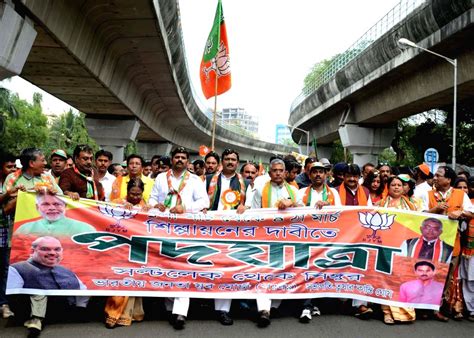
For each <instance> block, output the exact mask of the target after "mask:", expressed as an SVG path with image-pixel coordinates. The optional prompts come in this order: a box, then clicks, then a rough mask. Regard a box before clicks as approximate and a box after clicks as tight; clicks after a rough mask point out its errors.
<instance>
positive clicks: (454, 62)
mask: <svg viewBox="0 0 474 338" xmlns="http://www.w3.org/2000/svg"><path fill="white" fill-rule="evenodd" d="M398 43H399V44H400V45H405V46H409V47H413V48H418V49H421V50H424V51H425V52H428V53H430V54H433V55H436V56H438V57H440V58H442V59H444V60H446V61H448V62H449V63H450V64H451V65H452V66H453V67H454V99H453V155H452V167H453V169H454V170H456V123H457V93H458V89H457V83H458V60H457V59H450V58H448V57H446V56H444V55H441V54H438V53H436V52H433V51H432V50H429V49H426V48H423V47H421V46H418V45H417V44H416V43H414V42H413V41H410V40H408V39H405V38H401V39H400V40H398Z"/></svg>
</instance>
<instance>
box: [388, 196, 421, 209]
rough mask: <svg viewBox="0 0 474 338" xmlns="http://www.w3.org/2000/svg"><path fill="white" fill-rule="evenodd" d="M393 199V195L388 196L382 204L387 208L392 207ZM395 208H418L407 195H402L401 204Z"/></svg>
mask: <svg viewBox="0 0 474 338" xmlns="http://www.w3.org/2000/svg"><path fill="white" fill-rule="evenodd" d="M391 201H392V197H390V195H389V196H387V197H385V198H384V199H382V200H381V201H380V206H381V207H385V208H390V202H391ZM393 208H395V209H402V210H416V206H415V205H414V204H413V203H412V202H411V201H410V200H409V199H408V197H406V196H403V195H402V196H401V197H400V205H399V206H397V207H393Z"/></svg>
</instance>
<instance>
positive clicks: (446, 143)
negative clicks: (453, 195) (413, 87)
mask: <svg viewBox="0 0 474 338" xmlns="http://www.w3.org/2000/svg"><path fill="white" fill-rule="evenodd" d="M469 114H471V115H469ZM472 121H473V119H472V113H470V112H468V111H466V112H464V111H461V112H460V114H459V119H458V123H457V130H456V135H457V136H456V139H457V142H456V143H457V149H456V162H457V163H460V164H465V165H468V166H474V157H473V156H472V154H473V153H474V139H473V135H474V125H473V123H472ZM452 122H453V120H452V114H451V113H446V112H444V111H440V110H433V111H429V112H424V113H421V114H418V115H415V116H412V117H408V118H405V119H402V120H400V121H399V122H398V128H397V134H396V136H395V138H394V140H393V142H392V147H393V149H394V150H395V152H396V154H397V156H396V161H395V163H394V164H396V165H408V166H416V165H418V164H420V163H421V162H423V154H424V152H425V150H426V149H428V148H435V149H436V150H438V153H439V161H440V162H446V163H451V161H452V148H451V145H452V137H453V129H452Z"/></svg>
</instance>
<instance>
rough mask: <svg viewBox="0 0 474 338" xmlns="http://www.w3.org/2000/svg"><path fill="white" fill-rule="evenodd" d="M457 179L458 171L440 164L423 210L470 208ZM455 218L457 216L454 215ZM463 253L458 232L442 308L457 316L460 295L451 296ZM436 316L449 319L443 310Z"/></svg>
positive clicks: (447, 211)
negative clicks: (456, 186) (458, 187)
mask: <svg viewBox="0 0 474 338" xmlns="http://www.w3.org/2000/svg"><path fill="white" fill-rule="evenodd" d="M455 181H456V172H455V171H454V170H453V169H452V168H451V167H448V166H440V167H438V170H437V171H436V173H435V174H434V177H433V189H432V190H430V191H428V192H427V193H425V194H424V195H422V200H423V210H424V211H427V212H430V213H433V214H439V215H448V214H451V216H453V215H455V214H459V211H464V210H469V209H470V208H471V201H470V200H469V197H468V196H467V194H466V193H465V192H464V191H462V190H461V189H455V188H453V186H454V183H455ZM452 218H455V217H452ZM460 254H461V240H460V234H459V232H458V233H457V236H456V241H455V242H454V248H453V250H452V253H451V256H452V257H451V258H452V259H451V264H450V266H449V272H448V278H447V282H446V287H445V292H444V299H443V305H442V308H443V309H444V308H448V309H449V308H451V309H453V310H452V312H453V314H454V316H456V312H458V311H457V310H456V309H455V304H456V303H461V302H462V300H461V299H456V298H460V297H451V298H450V297H449V294H450V293H451V294H452V290H455V289H456V288H458V286H456V284H457V283H458V282H459V280H458V278H457V277H456V273H457V269H458V266H459V256H460ZM434 316H435V319H436V320H439V321H448V317H446V316H445V315H444V314H443V313H442V312H441V311H435V312H434Z"/></svg>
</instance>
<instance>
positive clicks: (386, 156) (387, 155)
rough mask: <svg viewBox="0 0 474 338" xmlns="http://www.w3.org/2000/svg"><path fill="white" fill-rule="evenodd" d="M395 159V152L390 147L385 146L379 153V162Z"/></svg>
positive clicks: (388, 161) (390, 161) (389, 161)
mask: <svg viewBox="0 0 474 338" xmlns="http://www.w3.org/2000/svg"><path fill="white" fill-rule="evenodd" d="M396 159H397V153H395V152H394V151H393V149H392V148H385V149H384V150H383V151H382V152H381V153H380V154H379V162H383V163H395V162H396Z"/></svg>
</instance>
